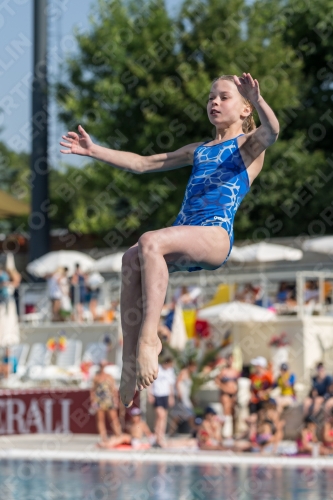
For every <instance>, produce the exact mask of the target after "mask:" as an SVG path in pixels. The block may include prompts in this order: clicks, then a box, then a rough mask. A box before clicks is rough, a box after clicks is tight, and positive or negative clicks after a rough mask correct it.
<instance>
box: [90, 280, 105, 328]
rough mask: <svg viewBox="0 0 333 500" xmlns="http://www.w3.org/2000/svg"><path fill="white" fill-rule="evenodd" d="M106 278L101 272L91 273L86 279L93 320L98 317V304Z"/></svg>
mask: <svg viewBox="0 0 333 500" xmlns="http://www.w3.org/2000/svg"><path fill="white" fill-rule="evenodd" d="M103 282H104V278H103V277H102V276H101V275H100V274H99V273H89V274H88V276H87V279H86V285H87V302H88V303H89V310H90V312H91V316H92V319H93V321H96V320H97V319H98V314H97V305H98V299H99V296H100V293H101V288H100V287H101V285H102V283H103Z"/></svg>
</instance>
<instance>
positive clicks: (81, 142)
mask: <svg viewBox="0 0 333 500" xmlns="http://www.w3.org/2000/svg"><path fill="white" fill-rule="evenodd" d="M78 130H79V133H80V135H79V134H77V133H76V132H68V134H67V135H63V136H62V138H63V139H64V140H65V141H66V142H60V145H61V146H63V147H65V148H66V149H61V150H60V152H61V153H63V154H77V155H81V156H89V157H90V158H93V159H95V160H100V161H103V162H105V163H108V164H110V165H112V166H113V167H116V168H119V169H122V170H127V171H128V172H133V173H135V174H142V173H145V172H161V171H165V170H174V169H176V168H181V167H185V166H186V165H191V164H192V161H193V152H194V150H195V148H196V147H197V146H198V145H199V144H201V143H195V144H189V145H188V146H184V147H183V148H180V149H178V150H176V151H173V152H172V153H162V154H157V155H151V156H141V155H138V154H135V153H129V152H126V151H117V150H114V149H109V148H105V147H103V146H98V145H97V144H94V143H93V141H92V140H91V138H90V136H89V134H88V133H87V132H86V131H85V130H84V129H83V127H81V125H79V127H78Z"/></svg>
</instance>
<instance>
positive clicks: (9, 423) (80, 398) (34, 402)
mask: <svg viewBox="0 0 333 500" xmlns="http://www.w3.org/2000/svg"><path fill="white" fill-rule="evenodd" d="M89 408H90V392H89V390H65V391H64V390H61V389H60V390H50V389H48V390H47V389H45V390H44V389H33V390H24V391H23V390H21V391H19V390H0V435H9V434H33V433H41V434H59V433H60V434H67V433H84V434H95V433H97V429H96V421H95V416H94V415H91V414H90V413H89Z"/></svg>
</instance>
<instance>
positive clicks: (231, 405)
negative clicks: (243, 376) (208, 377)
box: [215, 353, 240, 437]
mask: <svg viewBox="0 0 333 500" xmlns="http://www.w3.org/2000/svg"><path fill="white" fill-rule="evenodd" d="M232 364H233V355H232V353H230V354H229V355H228V356H227V358H226V360H225V366H224V367H223V368H222V370H221V371H220V373H219V374H218V375H217V377H216V378H215V383H216V385H217V386H218V388H219V389H220V401H221V405H222V408H223V415H224V416H225V422H224V437H231V436H232V435H233V421H234V420H235V407H236V403H237V393H238V379H239V377H240V373H239V372H238V371H237V370H235V368H233V366H232Z"/></svg>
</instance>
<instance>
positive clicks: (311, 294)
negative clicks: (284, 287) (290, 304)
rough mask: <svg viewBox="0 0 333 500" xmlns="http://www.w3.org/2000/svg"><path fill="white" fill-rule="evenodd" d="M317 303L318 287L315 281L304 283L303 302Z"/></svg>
mask: <svg viewBox="0 0 333 500" xmlns="http://www.w3.org/2000/svg"><path fill="white" fill-rule="evenodd" d="M318 301H319V287H318V282H317V281H314V280H312V281H307V282H306V283H305V290H304V302H305V303H306V304H308V303H309V302H318Z"/></svg>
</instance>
